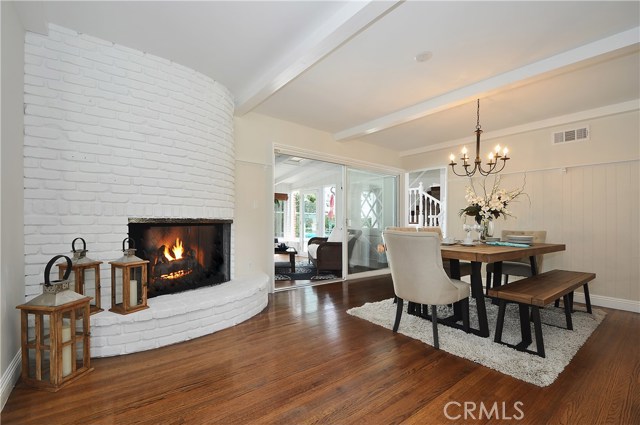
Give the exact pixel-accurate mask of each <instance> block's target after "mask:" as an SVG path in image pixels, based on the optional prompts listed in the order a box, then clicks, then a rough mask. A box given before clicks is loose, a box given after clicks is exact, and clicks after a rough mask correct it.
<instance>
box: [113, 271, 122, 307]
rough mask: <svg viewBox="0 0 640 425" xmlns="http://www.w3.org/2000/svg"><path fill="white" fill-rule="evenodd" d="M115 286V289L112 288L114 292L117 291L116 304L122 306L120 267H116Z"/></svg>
mask: <svg viewBox="0 0 640 425" xmlns="http://www.w3.org/2000/svg"><path fill="white" fill-rule="evenodd" d="M114 276H115V279H114V282H115V283H114V285H113V286H115V288H112V290H115V294H116V296H115V304H122V268H120V267H114Z"/></svg>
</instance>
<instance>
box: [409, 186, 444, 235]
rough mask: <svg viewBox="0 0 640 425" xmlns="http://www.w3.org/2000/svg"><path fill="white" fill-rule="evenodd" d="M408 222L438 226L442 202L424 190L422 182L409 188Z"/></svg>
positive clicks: (421, 225)
mask: <svg viewBox="0 0 640 425" xmlns="http://www.w3.org/2000/svg"><path fill="white" fill-rule="evenodd" d="M408 203H409V204H408V208H407V214H408V223H409V224H412V225H418V226H420V227H425V226H429V227H431V226H440V222H441V217H442V214H443V209H442V203H441V202H440V201H439V200H438V199H436V198H434V197H433V196H431V195H429V194H428V193H427V192H425V190H424V186H423V185H422V183H420V184H419V185H418V187H417V188H416V187H414V188H409V194H408Z"/></svg>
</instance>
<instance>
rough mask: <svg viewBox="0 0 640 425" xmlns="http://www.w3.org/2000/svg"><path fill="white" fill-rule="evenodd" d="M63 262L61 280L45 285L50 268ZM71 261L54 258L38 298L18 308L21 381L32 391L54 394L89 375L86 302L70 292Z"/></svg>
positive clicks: (87, 303) (88, 333)
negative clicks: (36, 389)
mask: <svg viewBox="0 0 640 425" xmlns="http://www.w3.org/2000/svg"><path fill="white" fill-rule="evenodd" d="M59 258H64V259H66V263H67V264H66V265H67V268H66V270H67V271H66V272H65V274H64V276H63V278H62V279H61V280H56V281H53V282H50V281H49V273H50V272H51V267H52V266H53V264H54V263H55V262H56V261H57V260H58V259H59ZM71 269H72V262H71V259H70V258H69V257H67V256H65V255H57V256H55V257H53V258H52V259H51V261H49V263H48V264H47V266H46V268H45V270H44V284H43V285H44V287H43V293H42V295H39V296H37V297H35V298H34V299H32V300H31V301H29V302H27V303H25V304H22V305H19V306H17V307H16V308H18V309H19V310H21V327H22V371H21V377H22V381H23V382H24V383H25V384H26V385H30V386H33V387H36V388H40V389H44V390H48V391H58V390H59V389H60V388H62V387H64V386H66V385H68V384H70V383H71V382H73V381H75V380H76V379H78V378H80V377H81V376H83V375H85V374H87V373H89V372H91V371H92V370H93V369H92V368H91V367H90V338H89V337H90V330H89V316H90V313H89V311H90V308H89V302H90V301H91V298H89V297H86V296H84V295H81V294H78V293H76V292H74V291H72V290H71V289H70V288H69V286H70V284H71V282H70V281H69V280H68V279H69V274H70V273H71Z"/></svg>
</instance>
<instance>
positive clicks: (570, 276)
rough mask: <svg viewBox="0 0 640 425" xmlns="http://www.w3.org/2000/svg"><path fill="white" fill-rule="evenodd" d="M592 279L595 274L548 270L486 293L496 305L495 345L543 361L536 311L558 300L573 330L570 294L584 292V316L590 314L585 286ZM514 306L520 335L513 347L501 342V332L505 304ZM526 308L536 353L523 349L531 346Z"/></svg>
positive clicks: (569, 327) (587, 291)
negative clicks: (539, 358)
mask: <svg viewBox="0 0 640 425" xmlns="http://www.w3.org/2000/svg"><path fill="white" fill-rule="evenodd" d="M595 278H596V275H595V273H584V272H573V271H567V270H551V271H548V272H545V273H541V274H538V275H535V276H531V277H528V278H526V279H522V280H518V281H516V282H513V283H509V284H507V285H504V286H500V287H498V288H494V289H490V290H489V296H490V297H494V298H497V299H498V301H499V310H498V321H497V323H496V335H495V342H497V343H500V344H505V345H508V346H509V347H513V348H515V349H517V350H520V351H525V352H528V353H532V354H537V355H539V356H541V357H545V353H544V341H543V339H542V323H541V322H540V307H544V306H546V305H547V304H550V303H552V302H554V301H556V300H559V299H560V298H562V299H563V303H564V311H565V317H566V320H567V329H569V330H572V329H573V323H572V322H571V312H572V311H573V291H574V290H576V289H578V288H580V287H581V286H582V287H583V288H584V297H585V303H586V305H587V312H588V313H591V300H590V298H589V287H588V283H589V282H591V281H592V280H593V279H595ZM508 301H509V302H516V303H518V309H519V313H520V332H521V334H522V342H520V343H519V344H516V345H512V344H507V343H505V342H502V328H503V326H504V313H505V310H506V306H507V302H508ZM529 307H531V320H532V321H533V325H534V329H535V332H536V346H537V352H534V351H530V350H528V349H527V347H528V346H529V344H531V327H530V325H529Z"/></svg>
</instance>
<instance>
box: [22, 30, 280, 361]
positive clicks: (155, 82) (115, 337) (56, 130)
mask: <svg viewBox="0 0 640 425" xmlns="http://www.w3.org/2000/svg"><path fill="white" fill-rule="evenodd" d="M24 90H25V116H24V122H25V137H24V184H25V189H24V199H25V205H24V207H25V228H24V232H25V264H26V266H25V279H26V297H27V299H30V298H32V297H33V296H35V295H38V294H40V293H41V292H42V288H41V283H42V282H43V275H42V273H43V270H44V266H45V265H46V263H47V262H48V261H49V259H50V258H51V257H53V256H54V255H57V254H61V253H69V251H70V249H71V241H72V240H73V239H74V238H75V237H78V236H79V237H82V238H84V239H85V240H86V242H87V248H88V249H89V253H88V256H89V257H91V258H92V259H95V260H100V261H104V264H103V265H102V268H101V280H102V285H101V288H102V299H101V303H102V306H103V307H106V308H107V309H108V308H109V306H110V302H111V285H110V274H109V266H108V264H107V263H108V261H111V260H114V259H116V258H118V257H120V256H121V254H122V252H121V246H122V245H121V243H122V240H123V239H124V238H125V237H126V236H127V224H128V220H129V218H134V217H136V218H139V217H145V218H199V219H231V220H232V219H233V216H234V172H235V154H234V140H233V99H232V96H231V94H230V93H229V91H228V90H227V89H226V88H225V87H224V86H222V85H221V84H219V83H217V82H216V81H214V80H212V79H210V78H209V77H207V76H205V75H203V74H200V73H198V72H196V71H194V70H191V69H189V68H186V67H184V66H181V65H179V64H176V63H174V62H171V61H169V60H166V59H163V58H160V57H157V56H153V55H150V54H147V53H144V52H140V51H137V50H134V49H130V48H127V47H124V46H119V45H116V44H113V43H111V42H107V41H104V40H100V39H97V38H95V37H91V36H88V35H85V34H78V33H76V32H75V31H71V30H68V29H66V28H62V27H58V26H54V25H51V26H50V27H49V34H48V35H46V36H45V35H39V34H34V33H27V34H26V40H25V88H24ZM233 235H234V230H233V225H232V227H231V270H232V275H231V278H232V280H231V282H228V283H225V284H222V285H218V286H214V287H207V288H201V289H198V290H195V291H190V292H185V293H180V294H174V295H164V296H160V297H156V298H153V299H151V300H150V301H149V305H150V309H148V310H144V311H141V312H138V313H133V314H131V315H128V316H122V315H117V314H114V313H111V312H108V311H105V312H101V313H98V314H96V315H93V316H92V317H91V326H92V341H91V343H92V356H94V357H100V356H110V355H117V354H124V353H131V352H136V351H141V350H146V349H150V348H155V347H159V346H163V345H167V344H171V343H175V342H179V341H184V340H186V339H190V338H193V337H197V336H201V335H204V334H207V333H211V332H215V331H216V330H218V329H221V328H224V327H227V326H231V325H233V324H235V323H238V322H240V321H242V320H246V319H247V318H249V317H251V316H253V315H255V314H257V313H258V312H259V311H261V310H262V309H263V308H264V307H265V306H266V305H267V283H268V278H267V276H260V277H256V278H255V279H242V280H236V279H234V276H233V257H234V255H233V254H234V243H233V241H234V237H233Z"/></svg>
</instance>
